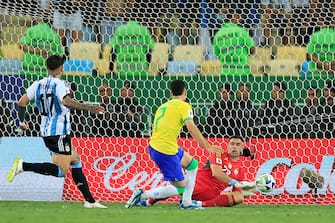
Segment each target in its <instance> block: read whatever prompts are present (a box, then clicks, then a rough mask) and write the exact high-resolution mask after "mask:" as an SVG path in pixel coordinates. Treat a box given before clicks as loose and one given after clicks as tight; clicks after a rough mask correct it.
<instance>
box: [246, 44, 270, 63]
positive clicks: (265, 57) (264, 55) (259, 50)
mask: <svg viewBox="0 0 335 223" xmlns="http://www.w3.org/2000/svg"><path fill="white" fill-rule="evenodd" d="M250 59H251V60H253V61H261V62H263V63H265V64H266V63H267V62H268V61H269V60H271V49H270V48H265V47H256V48H255V52H254V53H253V54H252V55H250V56H249V60H250Z"/></svg>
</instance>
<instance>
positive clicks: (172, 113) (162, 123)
mask: <svg viewBox="0 0 335 223" xmlns="http://www.w3.org/2000/svg"><path fill="white" fill-rule="evenodd" d="M192 119H193V112H192V107H191V105H190V104H189V103H187V102H185V101H182V100H180V99H171V100H169V101H168V102H166V103H164V104H162V105H161V106H160V107H159V108H158V109H157V111H156V114H155V118H154V123H153V129H152V136H151V139H150V145H151V147H152V148H154V149H155V150H157V151H158V152H161V153H164V154H168V155H172V154H176V153H177V152H178V144H177V139H178V136H179V134H180V131H181V128H182V127H183V125H184V122H185V121H186V120H192Z"/></svg>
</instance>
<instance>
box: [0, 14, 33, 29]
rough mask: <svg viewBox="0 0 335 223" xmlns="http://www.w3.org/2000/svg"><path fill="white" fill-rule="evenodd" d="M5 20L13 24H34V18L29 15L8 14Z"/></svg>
mask: <svg viewBox="0 0 335 223" xmlns="http://www.w3.org/2000/svg"><path fill="white" fill-rule="evenodd" d="M5 21H6V23H7V24H11V25H13V26H27V27H30V26H32V24H33V21H32V18H31V17H29V16H16V15H7V16H5Z"/></svg>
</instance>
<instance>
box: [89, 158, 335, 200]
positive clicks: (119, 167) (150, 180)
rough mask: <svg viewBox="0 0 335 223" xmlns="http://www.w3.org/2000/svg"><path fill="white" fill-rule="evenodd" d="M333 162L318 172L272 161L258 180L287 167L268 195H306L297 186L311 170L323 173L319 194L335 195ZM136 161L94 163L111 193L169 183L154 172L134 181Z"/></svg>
mask: <svg viewBox="0 0 335 223" xmlns="http://www.w3.org/2000/svg"><path fill="white" fill-rule="evenodd" d="M334 160H335V156H323V159H322V162H321V165H320V170H319V171H318V170H317V169H316V168H315V166H314V165H312V164H308V163H300V164H297V165H292V160H291V159H290V158H286V157H282V158H273V159H271V160H268V161H266V162H265V163H263V164H262V165H261V166H259V168H258V171H257V173H256V178H257V176H259V175H260V174H263V173H272V170H273V169H274V168H275V167H278V166H280V165H284V166H286V167H288V168H289V171H288V172H287V174H286V175H285V176H284V177H285V180H284V185H282V186H277V187H276V188H275V189H274V190H273V191H272V192H270V193H268V194H269V195H280V194H283V193H284V191H286V192H287V193H289V194H292V195H303V194H306V193H308V192H309V191H310V190H311V189H310V188H309V187H308V186H307V184H305V183H302V185H301V186H300V187H297V185H298V181H299V178H300V171H301V169H302V168H309V169H312V170H314V171H316V172H319V174H321V175H322V176H323V177H324V180H325V181H324V186H323V188H321V189H319V190H318V191H317V193H318V194H321V195H324V194H326V193H327V189H328V188H329V190H330V192H332V193H334V194H335V173H333V163H334ZM104 161H108V162H109V163H110V165H109V166H108V167H107V168H106V169H101V168H100V165H99V164H100V163H101V162H104ZM135 162H136V154H135V153H127V154H125V155H123V156H121V157H118V156H104V157H99V158H98V159H96V160H95V162H94V169H95V171H97V172H99V173H103V174H104V179H103V183H104V186H105V187H106V188H107V189H108V190H110V191H111V192H119V191H122V190H127V189H129V190H134V188H156V187H158V186H161V185H162V184H165V183H166V182H163V176H162V174H161V173H160V172H158V171H156V172H153V173H148V172H147V171H139V172H138V173H135V174H134V175H133V177H132V178H130V177H129V176H127V174H128V173H129V172H128V170H129V168H130V167H132V166H133V165H134V166H135V167H136V166H138V165H137V164H134V163H135ZM119 179H122V180H123V182H124V183H123V184H122V185H120V184H115V183H113V182H116V181H117V180H119ZM249 180H252V179H249Z"/></svg>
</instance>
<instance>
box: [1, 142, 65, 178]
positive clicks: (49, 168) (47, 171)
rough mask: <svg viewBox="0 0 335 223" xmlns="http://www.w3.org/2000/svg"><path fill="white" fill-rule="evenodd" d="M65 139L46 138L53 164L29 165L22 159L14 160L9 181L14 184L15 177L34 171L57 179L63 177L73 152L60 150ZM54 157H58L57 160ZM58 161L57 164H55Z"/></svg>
mask: <svg viewBox="0 0 335 223" xmlns="http://www.w3.org/2000/svg"><path fill="white" fill-rule="evenodd" d="M63 139H64V137H63V136H50V137H44V138H43V140H44V143H45V145H46V147H48V148H49V150H50V151H51V152H52V154H53V155H52V159H53V163H28V162H24V161H23V160H22V159H20V158H16V159H15V160H14V163H13V166H12V168H11V170H10V171H9V173H8V177H7V180H8V181H9V182H12V181H13V179H14V177H15V176H16V175H17V174H19V173H21V172H23V171H32V172H35V173H38V174H43V175H51V176H55V177H63V176H64V175H65V174H64V173H66V172H67V171H68V169H69V163H70V156H69V155H70V153H71V151H70V150H69V151H65V150H64V151H63V150H61V151H60V149H59V148H58V145H59V143H60V142H62V140H63ZM54 156H57V157H56V158H55V157H54ZM55 159H56V162H55Z"/></svg>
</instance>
